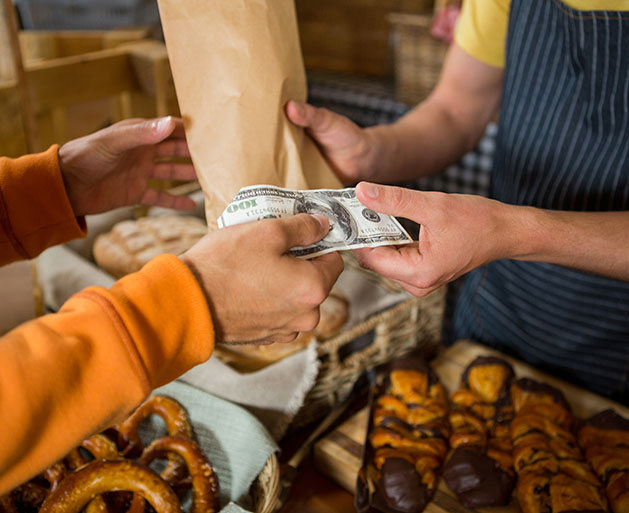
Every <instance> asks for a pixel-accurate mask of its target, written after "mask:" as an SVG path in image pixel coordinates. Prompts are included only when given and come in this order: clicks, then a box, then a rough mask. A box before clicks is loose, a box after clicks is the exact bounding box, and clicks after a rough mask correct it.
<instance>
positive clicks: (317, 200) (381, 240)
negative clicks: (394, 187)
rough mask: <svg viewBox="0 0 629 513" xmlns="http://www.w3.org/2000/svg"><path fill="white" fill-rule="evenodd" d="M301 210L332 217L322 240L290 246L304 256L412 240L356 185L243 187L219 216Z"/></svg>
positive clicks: (225, 222) (223, 219)
mask: <svg viewBox="0 0 629 513" xmlns="http://www.w3.org/2000/svg"><path fill="white" fill-rule="evenodd" d="M300 213H306V214H322V215H324V216H325V217H327V218H328V220H329V221H330V231H329V232H328V234H327V235H326V236H325V237H324V238H323V239H322V240H321V241H319V242H317V243H316V244H313V245H311V246H305V247H297V248H293V249H292V250H291V253H292V254H294V255H295V256H297V257H301V258H313V257H316V256H319V255H324V254H326V253H331V252H333V251H342V250H347V249H359V248H375V247H378V246H389V245H395V244H408V243H409V242H412V241H413V239H411V237H410V236H409V235H408V233H406V231H405V230H404V228H402V226H401V225H400V223H399V222H398V221H397V219H395V218H394V217H391V216H389V215H385V214H378V213H377V212H374V211H373V210H371V209H369V208H367V207H365V206H364V205H363V204H362V203H361V202H360V201H358V199H356V192H355V190H354V189H353V188H348V189H314V190H310V191H294V190H290V189H283V188H281V187H275V186H272V185H254V186H251V187H244V188H243V189H241V190H240V192H238V194H237V195H236V197H235V198H234V199H233V200H232V201H231V203H230V204H229V205H228V206H227V208H226V209H225V211H224V212H223V213H222V214H221V216H220V217H219V218H218V226H219V228H225V227H226V226H232V225H235V224H240V223H247V222H249V221H256V220H259V219H273V218H278V217H286V216H292V215H295V214H300Z"/></svg>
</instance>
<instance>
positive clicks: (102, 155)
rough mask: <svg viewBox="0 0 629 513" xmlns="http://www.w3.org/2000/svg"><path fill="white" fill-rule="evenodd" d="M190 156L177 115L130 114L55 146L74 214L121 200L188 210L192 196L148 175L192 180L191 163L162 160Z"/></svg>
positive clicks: (107, 207)
mask: <svg viewBox="0 0 629 513" xmlns="http://www.w3.org/2000/svg"><path fill="white" fill-rule="evenodd" d="M172 157H177V158H180V157H190V152H189V150H188V144H187V143H186V137H185V134H184V129H183V122H182V121H181V119H178V118H173V117H170V116H168V117H164V118H157V119H128V120H125V121H121V122H119V123H116V124H115V125H112V126H110V127H107V128H105V129H103V130H99V131H98V132H95V133H93V134H90V135H87V136H85V137H81V138H80V139H75V140H73V141H69V142H67V143H66V144H64V145H63V146H62V147H61V148H59V164H60V166H61V174H62V175H63V181H64V184H65V187H66V191H67V193H68V198H69V199H70V203H71V205H72V208H73V209H74V213H75V214H76V215H77V216H80V215H85V214H97V213H100V212H105V211H107V210H111V209H113V208H116V207H122V206H125V205H137V204H142V205H159V206H162V207H168V208H176V209H180V210H191V209H193V208H194V202H193V201H192V200H191V199H190V198H187V197H183V196H173V195H171V194H168V193H166V192H164V191H159V190H156V189H152V188H149V187H148V180H149V179H152V178H154V179H167V180H194V179H196V173H195V171H194V168H193V167H192V164H189V163H174V162H161V161H160V160H161V159H166V158H172Z"/></svg>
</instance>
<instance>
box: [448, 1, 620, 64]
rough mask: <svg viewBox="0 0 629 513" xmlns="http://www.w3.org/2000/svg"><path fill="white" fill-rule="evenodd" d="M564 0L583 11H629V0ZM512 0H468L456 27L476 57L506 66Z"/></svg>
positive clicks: (462, 43)
mask: <svg viewBox="0 0 629 513" xmlns="http://www.w3.org/2000/svg"><path fill="white" fill-rule="evenodd" d="M547 1H553V0H547ZM556 1H560V0H556ZM563 1H564V3H565V4H566V5H568V6H570V7H572V8H573V9H577V10H580V11H594V10H596V11H629V0H563ZM510 4H511V2H510V0H464V1H463V9H462V11H461V16H460V17H459V21H458V23H457V28H456V34H455V41H456V43H457V44H458V45H459V46H460V47H461V48H463V50H465V51H466V52H467V53H468V54H470V55H471V56H472V57H475V58H476V59H478V60H480V61H482V62H484V63H486V64H489V65H490V66H495V67H497V68H504V65H505V41H506V37H507V24H508V20H509V5H510Z"/></svg>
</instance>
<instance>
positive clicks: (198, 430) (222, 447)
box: [141, 381, 278, 513]
mask: <svg viewBox="0 0 629 513" xmlns="http://www.w3.org/2000/svg"><path fill="white" fill-rule="evenodd" d="M153 394H154V395H165V396H168V397H172V398H173V399H176V400H177V401H178V402H179V403H181V404H182V405H183V406H184V408H185V409H186V411H187V412H188V416H189V418H190V420H191V422H192V427H193V429H194V432H195V435H196V438H197V441H198V442H199V444H200V445H201V447H202V448H203V450H204V451H205V454H206V455H207V456H208V458H209V460H210V462H211V463H212V466H213V467H214V469H215V470H216V472H217V473H218V477H219V485H220V490H221V505H223V506H225V505H227V507H225V508H224V510H223V511H224V512H226V513H240V512H244V511H245V510H243V509H241V508H240V507H239V506H237V505H235V504H228V503H230V502H237V503H238V504H240V505H241V506H243V507H245V508H250V507H251V500H250V497H249V488H250V486H251V484H252V483H253V481H254V480H255V479H256V477H257V476H258V474H259V473H260V472H261V471H262V468H263V467H264V465H265V464H266V462H267V460H268V458H269V457H270V456H271V454H273V453H274V452H275V451H277V450H278V447H277V445H276V443H275V441H274V440H273V439H272V438H271V436H270V435H269V434H268V432H267V431H266V429H265V428H264V427H263V426H262V424H261V423H260V422H259V421H258V420H257V419H256V418H255V417H254V416H252V415H251V414H250V413H249V412H248V411H247V410H245V409H243V408H241V407H240V406H237V405H235V404H233V403H230V402H228V401H225V400H224V399H220V398H219V397H216V396H214V395H212V394H209V393H207V392H204V391H202V390H199V389H198V388H195V387H193V386H191V385H188V384H186V383H183V382H181V381H174V382H172V383H169V384H168V385H166V386H164V387H161V388H158V389H157V390H155V391H154V392H153ZM165 434H166V428H165V426H164V423H163V422H162V421H161V419H159V417H157V416H151V417H150V420H148V421H147V422H144V423H143V425H142V430H141V436H142V439H143V440H145V438H146V439H147V440H149V441H150V440H151V439H154V438H157V437H159V436H163V435H165Z"/></svg>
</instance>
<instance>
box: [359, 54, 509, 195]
mask: <svg viewBox="0 0 629 513" xmlns="http://www.w3.org/2000/svg"><path fill="white" fill-rule="evenodd" d="M502 81H503V70H502V69H499V68H494V67H492V66H489V65H487V64H484V63H482V62H480V61H479V60H477V59H475V58H474V57H472V56H471V55H468V54H467V53H466V52H465V51H463V50H462V49H461V48H460V47H459V46H458V45H457V44H456V43H455V44H453V45H452V46H451V47H450V50H449V51H448V55H447V57H446V60H445V63H444V67H443V71H442V74H441V78H440V79H439V84H438V85H437V87H436V88H435V90H434V91H433V92H432V94H431V95H430V96H429V97H428V98H427V99H426V100H425V101H424V102H423V103H421V104H419V105H418V106H417V107H416V108H414V109H413V110H412V111H411V112H409V113H408V114H406V115H405V116H404V117H403V118H401V119H400V120H398V121H397V122H396V123H394V124H392V125H387V126H377V127H373V128H368V129H366V131H365V133H366V134H367V136H368V137H367V139H368V142H369V144H368V147H367V148H366V151H365V155H364V157H363V160H364V162H363V164H362V165H361V167H362V168H363V170H364V171H365V172H364V176H365V179H367V180H372V181H380V182H389V183H391V182H397V181H401V180H405V179H414V178H419V177H423V176H430V175H433V174H435V173H439V172H441V171H443V170H444V169H445V168H446V167H447V166H448V165H450V164H452V163H454V162H456V161H458V160H459V159H460V158H461V157H462V156H463V155H464V154H465V153H466V152H467V151H469V150H471V149H473V148H474V147H475V146H476V144H477V143H478V141H479V140H480V138H481V137H482V135H483V134H484V133H485V129H486V127H487V124H488V123H489V121H490V120H491V119H492V117H493V116H494V115H495V113H496V111H497V109H498V105H499V103H500V98H501V96H502Z"/></svg>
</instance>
